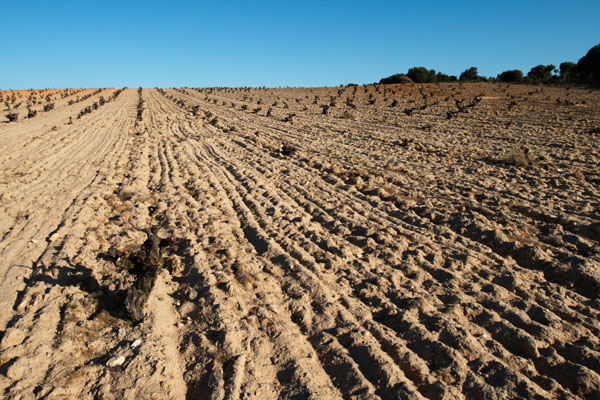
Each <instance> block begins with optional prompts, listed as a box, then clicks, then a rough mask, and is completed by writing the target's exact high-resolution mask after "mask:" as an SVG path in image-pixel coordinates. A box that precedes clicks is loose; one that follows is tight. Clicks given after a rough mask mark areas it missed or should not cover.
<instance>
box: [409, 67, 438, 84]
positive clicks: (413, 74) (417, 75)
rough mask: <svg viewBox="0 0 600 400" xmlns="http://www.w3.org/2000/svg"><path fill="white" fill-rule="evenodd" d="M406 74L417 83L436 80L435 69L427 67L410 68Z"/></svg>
mask: <svg viewBox="0 0 600 400" xmlns="http://www.w3.org/2000/svg"><path fill="white" fill-rule="evenodd" d="M406 75H407V76H408V77H409V78H410V79H412V80H413V82H416V83H431V82H436V76H435V70H434V69H430V70H428V69H427V68H425V67H413V68H411V69H409V70H408V72H407V73H406Z"/></svg>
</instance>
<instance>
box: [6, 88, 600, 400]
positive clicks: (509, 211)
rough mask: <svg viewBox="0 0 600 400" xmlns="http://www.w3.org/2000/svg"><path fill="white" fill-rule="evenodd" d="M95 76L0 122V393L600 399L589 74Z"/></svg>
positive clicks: (599, 125)
mask: <svg viewBox="0 0 600 400" xmlns="http://www.w3.org/2000/svg"><path fill="white" fill-rule="evenodd" d="M116 91H117V90H116V89H104V90H102V91H100V92H97V91H95V90H91V89H86V90H83V91H80V92H77V93H74V92H75V91H71V92H69V91H64V90H55V91H43V92H42V93H38V91H33V92H35V94H36V97H38V98H44V100H43V101H42V100H36V102H37V101H42V102H41V104H37V103H36V104H35V105H34V107H37V108H38V109H40V111H39V112H38V113H37V115H36V116H35V117H32V118H25V116H26V114H27V111H26V106H25V104H21V105H20V106H19V107H17V109H18V110H20V116H19V118H18V120H17V121H15V122H10V123H8V122H6V123H4V122H3V123H0V140H1V143H2V146H1V148H0V398H7V399H9V398H10V399H65V398H79V399H123V398H125V399H184V398H187V399H508V398H515V399H516V398H519V399H522V398H535V399H600V390H599V388H600V322H599V320H600V300H599V294H600V246H599V242H600V189H599V187H598V186H599V184H600V168H599V165H598V164H599V160H600V148H599V147H600V144H599V140H598V139H599V137H600V92H599V91H598V90H591V89H587V88H551V87H541V86H539V87H537V86H520V85H512V86H509V85H505V84H464V85H460V84H458V83H457V84H442V85H403V86H396V85H392V86H368V87H363V86H359V87H353V86H350V87H344V88H316V89H236V90H234V89H220V90H217V89H198V90H196V89H177V90H176V89H164V90H158V89H144V90H143V91H142V92H141V97H142V99H143V105H142V107H143V111H142V112H141V114H140V117H141V120H139V119H138V118H137V110H136V108H137V107H138V104H139V94H138V91H137V90H135V89H126V90H124V91H123V92H121V93H120V94H119V95H118V96H117V97H116V98H113V99H111V101H108V102H106V103H105V104H103V105H100V106H97V107H95V108H93V109H92V111H91V112H89V113H86V114H85V115H82V116H81V118H77V116H78V114H79V112H80V110H82V109H84V108H85V107H88V106H90V107H91V106H93V104H94V103H98V102H99V98H100V96H103V98H104V99H109V98H111V96H113V95H114V93H115V92H116ZM30 94H31V92H27V91H21V92H18V93H17V95H16V96H15V97H16V98H15V103H14V104H12V106H13V108H14V105H15V104H16V103H18V102H19V101H20V102H22V103H26V101H27V98H28V96H29V95H30ZM61 94H62V95H64V96H66V97H63V98H61ZM86 94H92V96H90V97H89V98H86V99H84V100H82V101H79V102H76V103H72V104H69V100H70V99H71V100H74V99H75V98H77V96H81V97H83V96H84V95H86ZM2 95H3V96H4V99H6V98H7V97H8V96H9V95H10V92H6V91H4V92H2ZM47 95H51V98H50V100H46V99H45V97H46V96H47ZM53 96H54V97H55V98H53ZM8 98H9V99H10V97H8ZM50 101H53V102H55V107H54V108H53V109H52V110H49V111H43V106H44V104H46V103H47V102H50ZM323 106H328V107H323ZM0 107H2V108H3V110H4V111H3V113H2V121H5V119H4V115H5V114H7V113H9V112H10V110H5V104H4V101H3V102H2V104H1V105H0ZM156 225H159V226H160V230H159V231H158V232H159V236H160V237H161V238H165V239H167V240H168V241H169V242H170V243H172V245H171V246H169V247H168V250H167V249H166V250H165V252H164V257H165V260H166V261H167V264H168V265H167V267H168V268H165V269H164V270H163V271H162V272H161V273H160V275H159V278H158V281H157V283H156V286H155V287H154V289H153V291H152V292H151V295H150V299H149V302H148V304H147V305H146V317H145V319H144V320H143V321H142V322H141V323H139V324H134V323H132V322H131V321H130V320H128V318H127V314H126V313H125V311H124V306H123V295H124V292H125V291H126V289H127V288H128V287H129V285H131V282H132V280H133V277H132V276H131V275H130V274H129V273H128V272H127V271H124V270H121V269H120V268H118V267H117V265H116V264H115V263H114V262H113V260H112V259H111V257H110V256H109V254H112V253H111V251H112V250H115V249H116V250H118V251H121V252H124V251H130V252H134V251H136V250H135V249H136V246H137V247H139V246H140V245H141V244H142V243H143V242H144V240H145V239H146V234H145V233H144V232H143V231H141V229H145V228H149V227H151V226H156Z"/></svg>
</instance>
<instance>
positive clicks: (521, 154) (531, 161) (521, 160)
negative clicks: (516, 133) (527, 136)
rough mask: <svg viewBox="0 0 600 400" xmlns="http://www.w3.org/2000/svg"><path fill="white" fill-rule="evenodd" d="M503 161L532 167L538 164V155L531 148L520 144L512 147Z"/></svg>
mask: <svg viewBox="0 0 600 400" xmlns="http://www.w3.org/2000/svg"><path fill="white" fill-rule="evenodd" d="M502 162H503V163H504V164H507V165H514V166H516V167H524V168H532V167H535V166H536V165H537V160H536V157H535V156H534V155H533V153H532V152H531V150H529V148H527V147H525V146H519V147H516V148H514V149H512V150H511V151H510V152H509V153H508V154H507V155H506V157H504V159H502Z"/></svg>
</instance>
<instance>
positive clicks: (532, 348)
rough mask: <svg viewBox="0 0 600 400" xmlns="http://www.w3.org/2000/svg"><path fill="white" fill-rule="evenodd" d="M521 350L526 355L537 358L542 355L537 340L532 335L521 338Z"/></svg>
mask: <svg viewBox="0 0 600 400" xmlns="http://www.w3.org/2000/svg"><path fill="white" fill-rule="evenodd" d="M521 352H522V353H523V355H525V356H526V357H529V358H532V359H536V358H539V357H540V353H539V351H538V348H537V344H536V343H535V340H533V339H532V338H530V337H525V338H523V339H522V340H521Z"/></svg>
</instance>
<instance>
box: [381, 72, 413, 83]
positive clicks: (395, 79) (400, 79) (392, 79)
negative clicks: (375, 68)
mask: <svg viewBox="0 0 600 400" xmlns="http://www.w3.org/2000/svg"><path fill="white" fill-rule="evenodd" d="M412 82H413V80H412V79H410V78H409V77H408V76H406V75H404V74H394V75H391V76H388V77H387V78H382V79H381V80H379V83H380V84H382V85H392V84H395V83H412Z"/></svg>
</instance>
